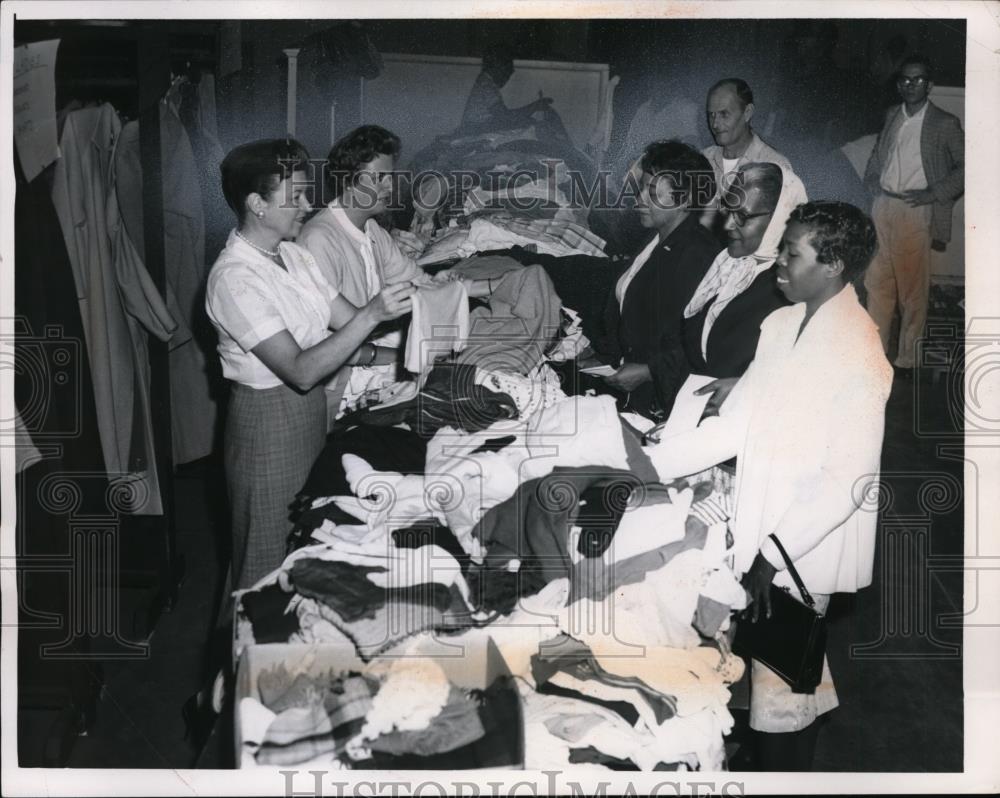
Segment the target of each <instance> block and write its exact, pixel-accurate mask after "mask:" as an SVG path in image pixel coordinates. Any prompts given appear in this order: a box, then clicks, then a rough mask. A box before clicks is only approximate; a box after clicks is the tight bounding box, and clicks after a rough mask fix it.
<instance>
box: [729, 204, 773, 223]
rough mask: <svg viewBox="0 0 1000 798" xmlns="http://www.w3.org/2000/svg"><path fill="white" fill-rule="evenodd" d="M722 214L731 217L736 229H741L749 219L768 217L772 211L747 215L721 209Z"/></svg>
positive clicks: (744, 212)
mask: <svg viewBox="0 0 1000 798" xmlns="http://www.w3.org/2000/svg"><path fill="white" fill-rule="evenodd" d="M722 212H723V213H724V214H726V216H729V217H732V220H733V223H734V224H735V225H736V226H737V227H743V225H745V224H746V223H747V221H748V220H750V219H756V218H758V217H760V216H770V215H771V214H772V213H773V212H774V211H762V212H761V213H747V212H746V211H742V210H737V209H733V208H723V209H722Z"/></svg>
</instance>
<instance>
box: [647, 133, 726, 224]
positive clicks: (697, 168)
mask: <svg viewBox="0 0 1000 798" xmlns="http://www.w3.org/2000/svg"><path fill="white" fill-rule="evenodd" d="M639 165H640V167H641V168H642V171H643V172H646V173H648V174H650V175H653V176H657V175H663V174H666V175H668V176H669V177H670V182H671V183H673V185H674V188H676V189H677V190H678V191H681V192H683V193H684V195H685V199H686V200H687V201H688V203H689V205H690V206H691V210H702V209H705V208H708V207H709V206H710V204H711V202H712V200H713V199H714V198H715V191H716V183H715V172H714V171H713V170H712V164H711V163H709V161H708V158H706V157H705V156H704V155H702V154H701V153H700V152H698V150H696V149H694V147H691V146H689V145H687V144H684V143H683V142H680V141H676V140H670V141H654V142H652V143H651V144H648V145H646V149H645V151H644V152H643V154H642V160H641V161H640V162H639Z"/></svg>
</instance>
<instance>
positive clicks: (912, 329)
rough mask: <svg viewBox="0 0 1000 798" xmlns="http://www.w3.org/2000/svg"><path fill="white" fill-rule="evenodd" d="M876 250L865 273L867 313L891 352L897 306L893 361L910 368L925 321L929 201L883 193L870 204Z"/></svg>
mask: <svg viewBox="0 0 1000 798" xmlns="http://www.w3.org/2000/svg"><path fill="white" fill-rule="evenodd" d="M872 219H873V220H874V222H875V229H876V231H877V232H878V252H877V253H876V255H875V257H874V258H873V259H872V262H871V265H870V266H869V267H868V271H867V272H866V274H865V288H866V289H867V291H868V313H869V315H870V316H871V317H872V320H873V321H874V322H875V324H877V325H878V330H879V335H880V336H881V337H882V348H883V349H884V350H885V354H886V357H890V353H889V333H890V331H891V329H892V318H893V315H894V314H895V311H896V305H897V304H898V305H899V312H900V319H901V320H900V325H899V347H898V349H897V354H896V358H895V360H894V361H893V362H894V363H895V365H897V366H899V367H901V368H913V366H914V363H915V357H916V345H917V341H918V340H920V338H921V336H922V335H923V332H924V322H925V321H926V320H927V299H928V295H929V292H930V277H931V235H930V221H931V206H930V205H920V206H918V207H916V208H914V207H911V206H909V205H907V204H906V203H905V202H904V201H903V200H901V199H896V198H895V197H888V196H886V195H884V194H883V195H881V196H879V197H878V198H877V199H876V200H875V204H874V206H873V207H872Z"/></svg>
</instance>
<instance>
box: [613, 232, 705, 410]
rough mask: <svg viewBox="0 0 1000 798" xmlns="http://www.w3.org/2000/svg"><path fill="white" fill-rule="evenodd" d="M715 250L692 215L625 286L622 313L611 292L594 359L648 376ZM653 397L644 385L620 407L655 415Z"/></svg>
mask: <svg viewBox="0 0 1000 798" xmlns="http://www.w3.org/2000/svg"><path fill="white" fill-rule="evenodd" d="M647 243H648V242H647ZM719 249H720V245H719V242H718V241H716V239H715V238H714V236H713V235H712V234H711V233H710V232H709V231H708V230H707V229H706V228H705V227H703V226H702V225H701V224H700V223H699V221H698V217H697V216H696V215H694V214H692V215H691V216H689V217H688V218H687V219H685V220H684V221H683V222H682V223H681V224H680V225H679V226H678V227H677V229H676V230H674V231H673V232H672V233H671V234H670V235H669V236H668V237H667V240H666V241H664V242H662V243H661V244H660V245H658V246H657V247H656V249H654V250H653V252H652V254H651V255H650V256H649V260H647V261H646V262H645V263H644V264H643V265H642V267H641V268H640V269H639V272H638V273H637V274H636V275H635V277H634V278H633V279H632V282H630V283H629V286H628V289H627V290H626V292H625V301H624V303H622V307H621V309H619V306H618V298H617V297H616V296H615V291H614V289H613V288H612V290H611V292H610V294H609V296H608V301H607V305H606V307H605V313H604V329H605V335H604V336H603V337H602V338H601V340H599V341H598V342H596V344H597V345H596V346H595V350H596V352H597V355H598V357H599V358H600V359H601V360H603V361H604V362H606V363H610V364H612V365H615V366H617V365H618V363H619V360H621V359H622V358H624V361H625V362H626V363H646V364H648V365H649V366H650V369H651V370H652V368H653V363H654V362H655V361H656V360H657V359H658V358H659V357H660V346H661V344H662V342H663V340H664V336H665V335H668V334H669V335H670V336H675V335H678V334H679V333H680V325H681V320H682V319H683V318H684V308H685V307H687V303H688V302H690V301H691V297H692V296H694V292H695V289H697V288H698V285H699V284H700V283H701V280H702V278H703V277H704V276H705V272H707V271H708V267H709V266H711V265H712V261H713V260H715V256H716V255H717V254H718V252H719ZM655 394H656V390H655V385H654V384H653V383H652V382H648V383H645V384H644V385H641V386H639V388H637V389H636V390H635V391H632V393H631V394H630V395H629V397H628V399H627V402H626V403H625V405H623V407H627V408H628V409H630V410H633V411H635V412H637V413H642V414H643V415H652V414H655V410H656V403H655Z"/></svg>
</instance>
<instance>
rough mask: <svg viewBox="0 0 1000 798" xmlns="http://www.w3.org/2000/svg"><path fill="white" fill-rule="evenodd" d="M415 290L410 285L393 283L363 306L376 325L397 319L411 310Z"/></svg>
mask: <svg viewBox="0 0 1000 798" xmlns="http://www.w3.org/2000/svg"><path fill="white" fill-rule="evenodd" d="M415 291H416V289H415V288H414V287H413V284H412V283H395V284H394V285H387V286H386V287H385V288H383V289H382V290H381V291H380V292H379V294H378V296H376V297H375V298H374V299H373V300H372V301H371V302H369V303H368V304H367V305H365V310H367V311H368V312H369V313H370V314H371V315H372V318H373V319H375V321H376V323H377V324H382V323H383V322H387V321H392V320H393V319H398V318H399V317H400V316H404V315H406V314H407V313H409V312H410V311H411V310H413V300H412V299H410V297H411V296H413V294H414V292H415Z"/></svg>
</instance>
